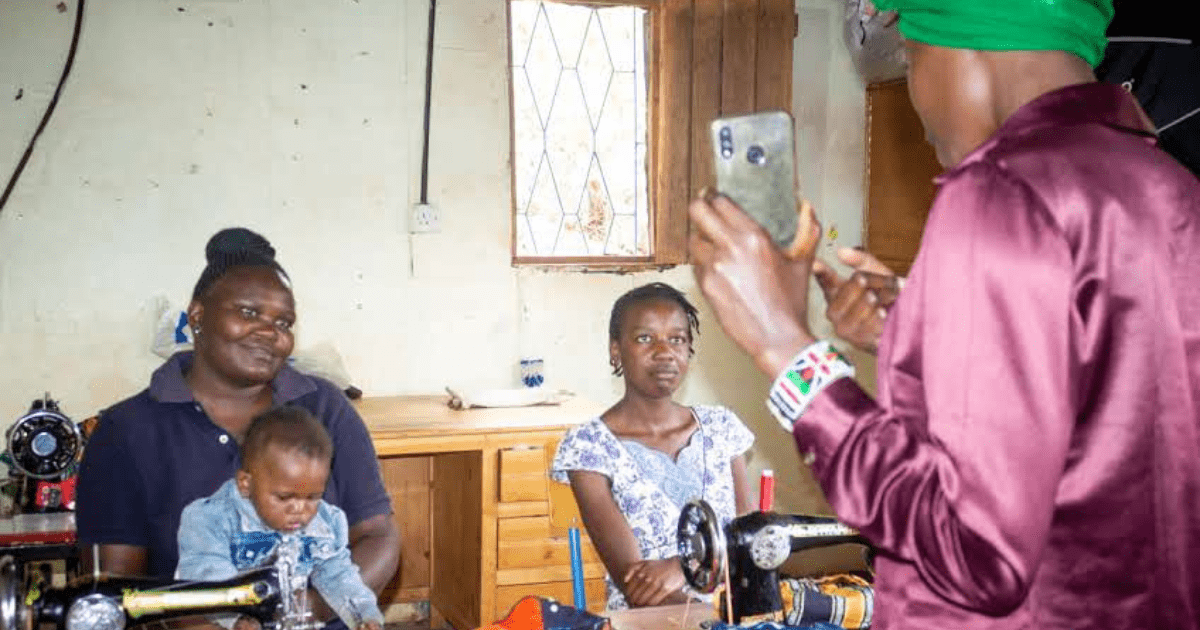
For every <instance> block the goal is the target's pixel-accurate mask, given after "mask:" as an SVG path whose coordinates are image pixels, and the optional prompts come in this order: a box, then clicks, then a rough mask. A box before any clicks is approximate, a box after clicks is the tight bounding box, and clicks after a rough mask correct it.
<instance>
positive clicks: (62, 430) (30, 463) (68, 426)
mask: <svg viewBox="0 0 1200 630" xmlns="http://www.w3.org/2000/svg"><path fill="white" fill-rule="evenodd" d="M83 442H84V438H83V434H82V433H81V432H80V430H79V426H78V425H77V424H76V423H75V422H74V421H72V420H71V419H70V418H68V417H67V416H66V415H64V414H63V413H62V411H61V410H59V407H58V403H57V402H55V401H54V400H53V399H51V398H50V394H49V392H47V393H46V395H45V396H44V397H42V398H39V399H37V400H34V401H33V404H32V405H31V406H30V408H29V412H28V413H26V414H25V415H23V416H21V417H20V418H18V419H17V421H16V422H14V423H13V424H12V426H10V427H9V428H8V431H7V432H6V433H5V449H4V451H3V452H2V453H0V461H3V462H5V463H8V464H9V465H10V466H11V468H10V470H9V475H8V478H7V479H5V480H4V483H5V484H6V485H8V486H9V491H10V494H11V496H12V501H13V504H14V509H13V512H14V513H15V512H54V511H65V510H69V509H72V508H73V507H74V503H75V478H74V475H75V469H76V462H77V461H78V459H79V454H80V452H81V451H82V450H83Z"/></svg>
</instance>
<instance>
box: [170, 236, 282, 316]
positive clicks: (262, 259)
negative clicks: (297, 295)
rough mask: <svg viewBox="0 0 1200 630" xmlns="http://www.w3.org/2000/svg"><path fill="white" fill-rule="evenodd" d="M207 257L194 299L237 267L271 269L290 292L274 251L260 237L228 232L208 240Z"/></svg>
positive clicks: (194, 291) (268, 242) (193, 294)
mask: <svg viewBox="0 0 1200 630" xmlns="http://www.w3.org/2000/svg"><path fill="white" fill-rule="evenodd" d="M204 257H205V258H206V259H207V260H208V264H207V265H205V267H204V271H203V272H201V273H200V279H199V280H197V281H196V287H195V288H194V289H193V290H192V299H193V300H195V299H199V298H200V297H201V296H203V295H204V293H205V292H206V291H208V289H209V287H211V286H212V285H213V283H215V282H216V281H217V280H218V279H219V278H220V277H221V276H223V275H225V272H227V271H229V270H230V269H233V268H234V267H244V266H250V267H270V268H272V269H274V270H275V271H277V272H279V276H280V280H282V281H283V282H284V284H285V285H287V287H288V288H289V289H290V288H291V284H290V282H289V281H288V275H287V272H286V271H284V270H283V267H280V266H279V263H278V262H276V261H275V248H274V247H271V242H270V241H268V240H267V239H265V238H263V236H262V235H261V234H259V233H258V232H255V231H253V230H248V229H246V228H244V227H233V228H225V229H223V230H221V231H219V232H217V233H216V234H213V235H212V237H211V238H209V239H208V244H206V245H205V246H204Z"/></svg>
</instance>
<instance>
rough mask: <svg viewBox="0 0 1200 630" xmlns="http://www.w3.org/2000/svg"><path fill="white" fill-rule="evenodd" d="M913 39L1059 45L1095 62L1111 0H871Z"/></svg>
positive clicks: (975, 45)
mask: <svg viewBox="0 0 1200 630" xmlns="http://www.w3.org/2000/svg"><path fill="white" fill-rule="evenodd" d="M875 7H876V8H877V9H879V10H881V11H896V12H897V13H899V14H900V32H901V33H903V34H904V36H905V37H907V38H908V39H911V40H913V41H918V42H923V43H926V44H933V45H934V46H944V47H947V48H969V49H972V50H1063V51H1066V52H1069V53H1075V54H1076V55H1079V56H1080V57H1082V58H1083V59H1084V60H1085V61H1087V62H1088V63H1089V64H1091V66H1092V67H1095V66H1096V65H1097V64H1099V63H1100V58H1101V57H1102V56H1103V55H1104V46H1105V44H1106V43H1107V40H1106V39H1105V36H1104V31H1105V29H1107V28H1108V22H1109V21H1110V20H1112V16H1113V7H1112V0H1003V1H999V0H992V1H990V2H988V1H986V0H875Z"/></svg>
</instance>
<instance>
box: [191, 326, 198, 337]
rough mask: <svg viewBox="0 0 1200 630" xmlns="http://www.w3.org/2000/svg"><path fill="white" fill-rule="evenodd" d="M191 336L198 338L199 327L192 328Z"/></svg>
mask: <svg viewBox="0 0 1200 630" xmlns="http://www.w3.org/2000/svg"><path fill="white" fill-rule="evenodd" d="M192 336H193V337H198V336H200V327H199V326H192Z"/></svg>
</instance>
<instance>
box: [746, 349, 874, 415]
mask: <svg viewBox="0 0 1200 630" xmlns="http://www.w3.org/2000/svg"><path fill="white" fill-rule="evenodd" d="M853 376H854V366H853V365H850V362H849V361H847V360H846V358H845V357H843V356H842V355H841V353H839V352H838V351H837V349H835V348H834V347H833V344H831V343H829V342H828V341H817V342H816V343H814V344H812V345H810V346H808V347H807V348H805V349H803V350H801V351H800V353H799V354H797V355H796V357H795V358H793V359H792V362H791V364H789V365H788V367H787V369H785V370H784V371H783V373H782V374H780V375H779V377H778V378H776V379H775V383H774V384H773V385H771V393H770V395H769V396H768V397H767V408H768V409H770V410H771V414H772V415H774V416H775V419H776V420H778V421H779V424H781V425H783V428H784V429H785V430H787V431H789V432H790V431H791V430H792V425H794V424H795V423H796V421H797V420H799V419H800V416H801V415H802V414H803V413H804V410H805V409H808V405H809V403H811V402H812V400H813V398H816V396H817V394H818V393H819V392H820V391H821V390H823V389H825V388H826V387H828V386H829V384H830V383H832V382H834V381H836V380H838V379H840V378H846V377H853Z"/></svg>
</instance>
